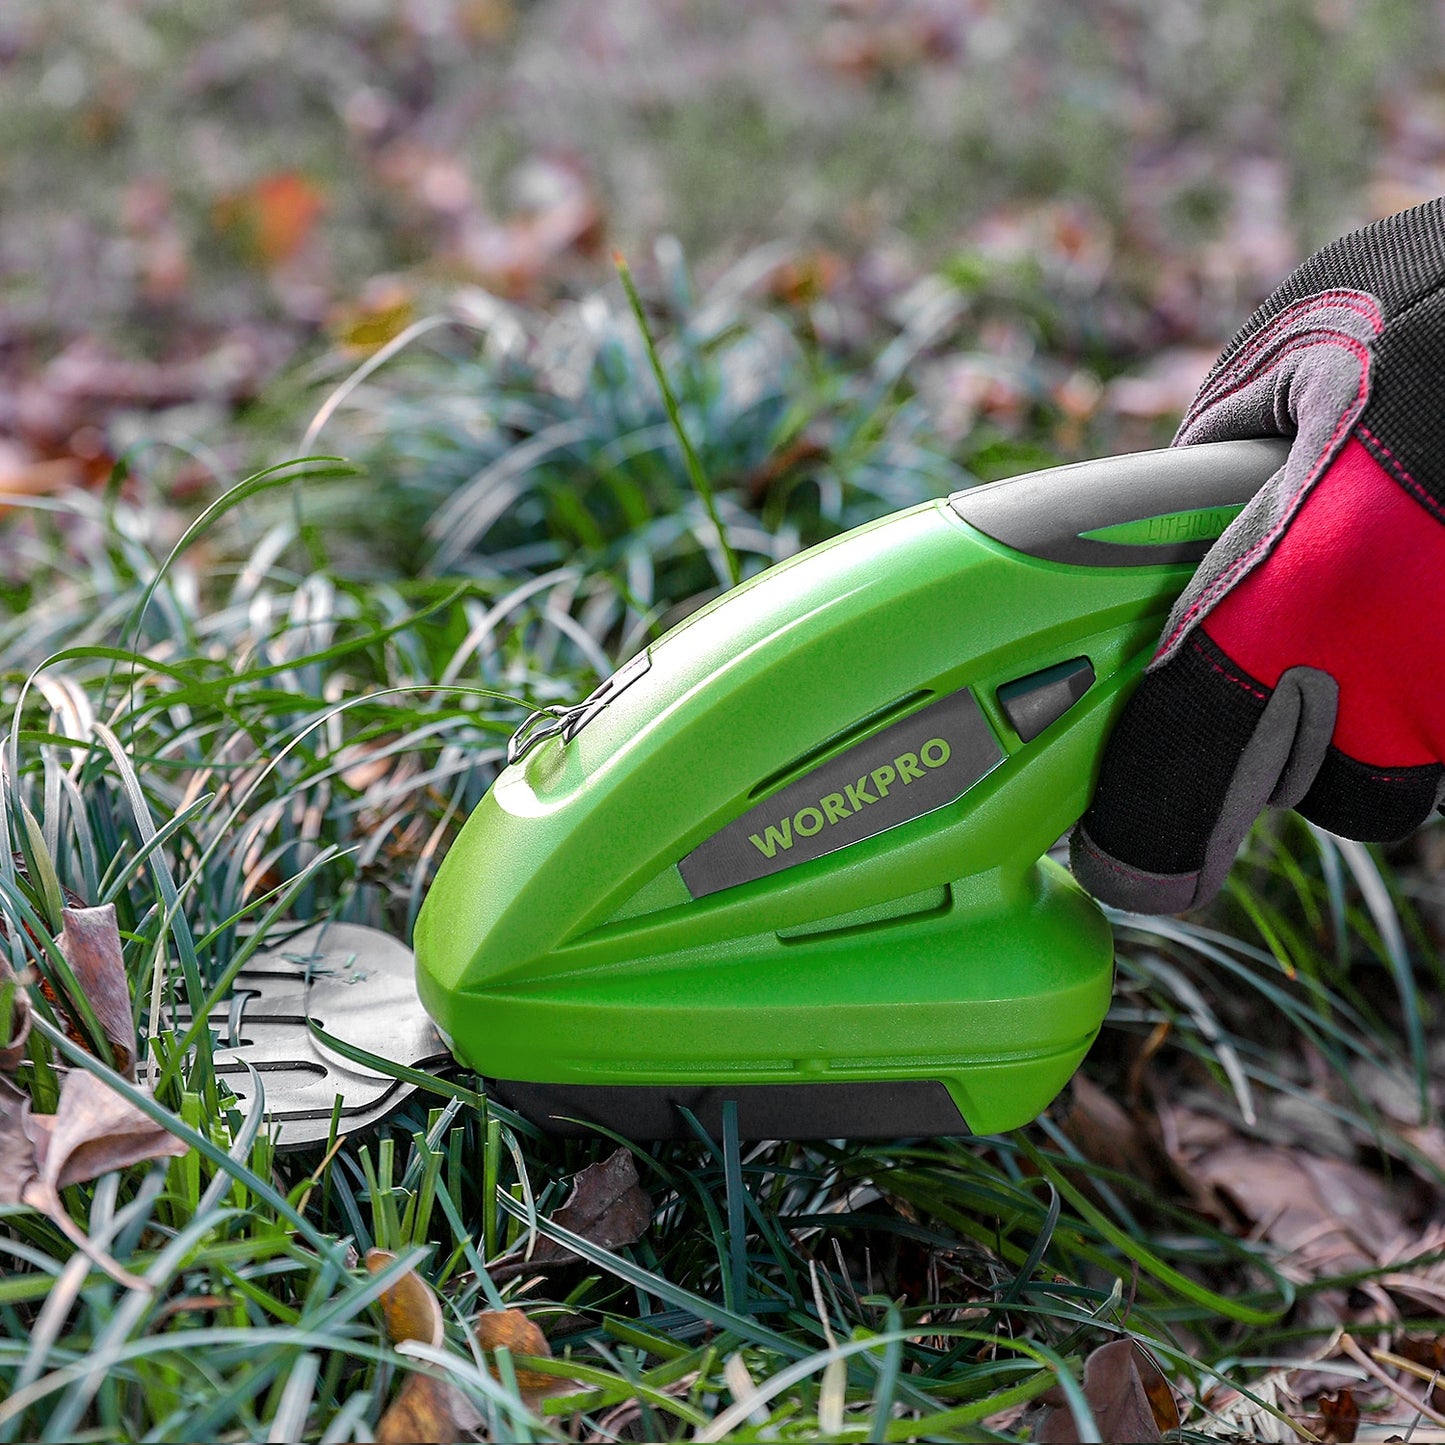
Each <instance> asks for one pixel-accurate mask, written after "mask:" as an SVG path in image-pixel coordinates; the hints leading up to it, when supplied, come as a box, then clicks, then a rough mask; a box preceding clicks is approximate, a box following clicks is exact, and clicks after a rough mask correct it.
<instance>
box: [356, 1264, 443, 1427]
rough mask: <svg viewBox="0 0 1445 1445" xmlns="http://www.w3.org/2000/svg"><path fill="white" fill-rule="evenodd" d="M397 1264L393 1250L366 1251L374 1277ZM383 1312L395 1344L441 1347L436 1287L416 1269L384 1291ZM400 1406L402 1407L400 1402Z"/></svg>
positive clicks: (388, 1332) (440, 1327) (382, 1296)
mask: <svg viewBox="0 0 1445 1445" xmlns="http://www.w3.org/2000/svg"><path fill="white" fill-rule="evenodd" d="M395 1263H396V1256H395V1255H394V1254H392V1253H391V1252H390V1250H385V1249H370V1250H367V1252H366V1268H367V1270H368V1271H369V1272H370V1273H371V1274H380V1273H381V1271H382V1270H384V1269H386V1268H388V1267H389V1266H390V1265H393V1264H395ZM381 1313H382V1317H383V1318H384V1319H385V1321H386V1337H387V1339H389V1340H390V1341H391V1342H392V1344H394V1345H399V1344H401V1343H402V1341H403V1340H420V1341H421V1342H422V1343H423V1344H427V1345H432V1346H433V1347H439V1346H440V1345H441V1342H442V1333H443V1329H442V1307H441V1304H440V1302H439V1301H438V1299H437V1297H436V1294H435V1292H434V1291H433V1290H432V1287H431V1286H430V1285H429V1284H428V1283H427V1282H426V1281H425V1280H424V1279H423V1278H422V1277H421V1276H420V1275H419V1274H418V1273H417V1272H416V1271H415V1270H414V1269H409V1270H407V1272H406V1273H405V1274H404V1275H402V1276H401V1278H400V1279H398V1280H397V1281H396V1282H395V1283H394V1284H391V1285H388V1286H387V1287H386V1289H385V1290H383V1291H382V1295H381ZM397 1403H398V1404H400V1401H398V1402H397ZM434 1438H441V1437H434Z"/></svg>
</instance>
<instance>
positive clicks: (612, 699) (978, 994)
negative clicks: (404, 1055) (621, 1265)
mask: <svg viewBox="0 0 1445 1445" xmlns="http://www.w3.org/2000/svg"><path fill="white" fill-rule="evenodd" d="M1284 450H1285V444H1284V443H1282V442H1281V443H1274V442H1264V441H1261V442H1235V443H1223V444H1219V445H1216V446H1212V447H1191V448H1186V449H1180V450H1170V451H1165V452H1154V453H1142V454H1139V455H1136V456H1132V457H1123V458H1114V459H1109V460H1105V461H1099V462H1091V463H1084V464H1081V465H1079V466H1074V467H1065V468H1059V469H1057V470H1055V471H1051V472H1046V473H1038V474H1035V475H1033V476H1030V477H1025V478H1020V479H1016V480H1013V481H1009V482H1002V483H997V484H995V485H993V486H990V487H981V488H976V489H974V490H971V491H968V492H963V493H959V494H957V495H956V496H954V497H952V498H949V499H947V500H946V501H945V500H940V501H936V502H930V503H925V504H923V505H921V506H918V507H914V508H911V509H909V510H906V511H903V512H899V513H896V514H894V515H892V516H890V517H886V518H884V519H882V520H881V521H878V522H875V523H872V524H870V525H868V526H864V527H860V528H858V529H857V530H855V531H853V532H850V533H848V534H846V535H845V536H842V537H839V538H836V539H834V540H832V541H830V542H827V543H824V544H823V545H821V546H819V547H815V548H813V549H811V550H810V551H808V552H805V553H803V554H801V555H799V556H797V557H794V558H792V559H790V560H789V561H787V562H784V563H782V564H780V565H778V566H775V567H773V568H771V569H769V570H768V571H766V572H764V573H762V574H760V575H759V576H757V577H754V578H752V579H750V580H749V581H747V582H745V583H743V584H742V585H741V586H739V587H736V588H734V589H733V590H732V591H731V592H729V593H727V594H726V595H724V596H723V597H720V598H719V599H717V600H716V601H715V602H713V603H711V604H709V605H708V606H706V607H704V608H702V609H701V610H700V611H699V612H697V613H695V614H694V615H693V616H691V617H690V618H688V619H687V620H686V621H684V622H683V623H681V624H680V625H679V626H677V627H675V628H673V629H672V631H670V632H669V633H668V634H667V635H666V636H664V637H663V638H662V639H661V640H660V641H658V642H656V643H654V644H652V646H651V647H650V648H649V649H648V650H647V651H646V653H644V654H639V657H638V658H635V659H633V661H632V662H631V663H629V664H628V666H627V667H626V668H624V669H623V670H622V671H621V672H620V673H619V674H618V675H617V676H616V677H615V678H614V679H611V680H609V682H608V683H606V684H604V685H603V687H602V688H601V689H599V690H598V693H596V694H594V695H593V698H591V699H589V700H588V701H587V702H586V703H583V704H581V705H579V707H578V708H576V709H572V710H570V711H569V713H568V714H567V715H566V716H565V717H559V718H558V720H557V721H558V724H559V725H558V726H556V727H551V726H549V727H548V728H547V729H546V733H547V735H546V736H545V737H544V738H543V739H542V740H541V741H539V742H538V743H537V744H536V746H535V747H531V748H528V749H527V750H526V751H525V753H524V754H523V755H522V756H519V757H518V760H517V761H516V762H515V763H513V764H512V765H511V766H509V767H507V768H506V769H505V770H504V771H503V772H502V774H501V775H500V776H499V778H498V779H497V782H496V784H495V786H494V787H493V788H492V790H491V791H490V793H489V794H488V795H487V796H486V797H485V798H484V799H483V801H482V803H481V804H480V805H479V807H478V808H477V809H476V811H475V812H474V813H473V815H472V817H471V818H470V820H469V821H468V823H467V825H466V826H465V828H464V829H463V830H462V832H461V834H460V835H459V837H458V838H457V840H456V842H455V843H454V844H453V846H452V848H451V851H450V853H449V854H448V856H447V858H446V859H445V861H444V863H443V866H442V868H441V870H440V871H439V873H438V876H437V879H436V882H435V884H434V885H433V887H432V889H431V892H430V894H429V896H428V898H427V900H426V903H425V905H424V907H423V909H422V912H421V915H420V918H419V921H418V925H417V931H416V948H417V963H418V989H419V992H420V994H421V997H422V999H423V1001H424V1003H425V1004H426V1006H427V1008H428V1009H429V1010H430V1011H431V1013H432V1014H433V1015H434V1016H435V1018H436V1019H437V1021H438V1023H439V1025H440V1027H441V1029H442V1031H443V1032H444V1033H445V1035H446V1036H447V1038H448V1041H449V1042H450V1044H451V1045H452V1047H453V1048H454V1050H455V1051H456V1052H457V1054H458V1055H459V1056H460V1057H461V1058H462V1059H463V1060H464V1061H465V1062H467V1063H468V1064H469V1065H471V1066H472V1067H473V1068H475V1069H477V1070H478V1071H479V1072H481V1073H483V1074H485V1075H487V1076H489V1077H491V1078H494V1079H497V1080H501V1081H506V1085H505V1087H504V1088H503V1090H502V1093H503V1097H511V1098H513V1099H514V1100H519V1101H522V1103H521V1106H522V1107H524V1108H525V1107H526V1102H525V1101H527V1100H531V1101H532V1104H533V1105H534V1106H535V1107H534V1108H533V1112H537V1108H538V1107H540V1109H541V1112H543V1113H546V1114H551V1115H555V1116H560V1115H563V1114H566V1113H568V1112H569V1111H571V1110H575V1112H576V1113H577V1114H578V1115H580V1116H584V1117H585V1116H587V1114H588V1113H589V1111H590V1113H591V1114H592V1116H593V1117H599V1118H607V1119H609V1120H612V1121H614V1122H615V1121H616V1120H617V1119H618V1118H619V1117H620V1118H621V1119H622V1122H623V1123H624V1124H626V1123H628V1121H629V1119H631V1120H632V1121H633V1123H634V1124H635V1125H636V1132H638V1133H643V1132H646V1133H651V1134H656V1133H659V1132H672V1131H671V1129H664V1128H662V1127H660V1125H661V1124H663V1123H664V1122H665V1121H666V1120H667V1118H669V1117H671V1115H670V1112H669V1111H670V1104H671V1102H674V1101H684V1102H686V1101H691V1102H692V1103H693V1104H696V1105H699V1106H702V1105H706V1106H707V1108H708V1109H709V1110H711V1111H712V1112H713V1113H714V1114H715V1113H716V1108H715V1106H717V1105H718V1104H719V1102H720V1101H721V1100H722V1099H723V1098H735V1099H738V1100H739V1101H740V1107H741V1108H743V1111H744V1117H745V1119H746V1118H747V1117H749V1116H751V1117H752V1118H754V1119H755V1120H757V1121H758V1125H757V1127H755V1128H752V1129H749V1128H748V1127H747V1126H746V1125H745V1129H744V1132H754V1133H757V1132H764V1133H769V1134H772V1133H780V1132H792V1133H798V1134H801V1133H803V1132H804V1130H805V1128H807V1126H806V1124H800V1127H799V1128H798V1129H796V1130H785V1129H779V1128H778V1127H777V1126H778V1125H779V1124H786V1123H788V1122H789V1120H790V1119H797V1120H800V1121H801V1120H803V1119H804V1118H805V1116H806V1115H807V1113H808V1110H807V1109H805V1108H803V1107H802V1105H801V1103H800V1102H799V1101H801V1100H807V1099H813V1100H816V1101H823V1100H824V1099H825V1095H824V1094H823V1093H819V1092H817V1086H819V1085H833V1086H835V1093H834V1095H833V1096H831V1097H833V1098H835V1099H837V1098H841V1097H842V1095H841V1094H839V1093H838V1092H837V1090H836V1086H842V1085H847V1086H849V1087H851V1088H853V1090H854V1093H855V1095H856V1094H857V1086H859V1085H863V1084H872V1085H874V1086H875V1094H877V1097H879V1098H882V1099H883V1100H884V1103H885V1105H886V1107H884V1108H883V1109H882V1110H881V1112H880V1111H879V1110H877V1109H872V1110H870V1109H869V1108H868V1107H860V1110H858V1111H855V1112H858V1113H859V1114H860V1120H861V1122H860V1124H859V1127H857V1128H853V1127H851V1126H850V1127H839V1126H840V1124H841V1125H846V1124H847V1122H848V1121H847V1119H840V1118H839V1117H838V1113H839V1111H838V1110H837V1109H836V1108H833V1107H831V1105H830V1106H827V1107H824V1108H822V1110H821V1115H820V1118H821V1120H822V1122H820V1123H819V1124H818V1125H817V1126H816V1130H815V1131H817V1132H823V1133H825V1134H828V1135H830V1136H833V1135H841V1134H844V1133H850V1132H853V1133H856V1132H865V1133H898V1132H921V1133H938V1132H947V1131H948V1126H949V1125H952V1132H963V1131H964V1130H965V1128H967V1129H968V1130H971V1131H973V1132H980V1133H983V1132H995V1131H998V1130H1002V1129H1007V1128H1011V1127H1013V1126H1015V1125H1018V1124H1022V1123H1024V1122H1026V1121H1027V1120H1028V1119H1030V1118H1032V1117H1033V1116H1034V1115H1035V1114H1036V1113H1037V1112H1038V1111H1039V1110H1040V1109H1042V1108H1043V1107H1045V1106H1046V1105H1047V1104H1048V1102H1049V1101H1050V1100H1051V1099H1052V1097H1053V1096H1054V1094H1055V1093H1056V1092H1057V1091H1058V1089H1059V1088H1060V1087H1062V1085H1063V1084H1064V1082H1065V1081H1066V1080H1067V1079H1068V1077H1069V1075H1070V1074H1071V1073H1072V1072H1073V1070H1074V1069H1075V1068H1076V1067H1077V1065H1078V1062H1079V1061H1080V1059H1081V1058H1082V1057H1083V1055H1084V1053H1085V1052H1086V1051H1087V1049H1088V1046H1089V1044H1090V1042H1091V1041H1092V1039H1093V1037H1094V1035H1095V1034H1096V1032H1097V1030H1098V1028H1099V1025H1100V1023H1101V1021H1102V1019H1103V1017H1104V1013H1105V1011H1106V1009H1107V1007H1108V1001H1109V994H1110V988H1111V982H1112V962H1113V948H1112V939H1111V936H1110V931H1109V927H1108V924H1107V922H1106V920H1105V919H1104V917H1103V915H1102V914H1101V912H1100V911H1099V909H1098V908H1097V906H1096V905H1095V904H1094V903H1093V901H1092V900H1091V899H1090V898H1088V897H1087V895H1085V894H1084V893H1083V892H1082V890H1080V889H1079V888H1078V887H1077V885H1075V884H1074V882H1073V880H1072V879H1071V878H1070V877H1069V876H1068V874H1067V873H1066V872H1065V871H1064V870H1063V869H1061V868H1059V867H1058V866H1056V865H1055V864H1053V863H1052V862H1050V861H1049V860H1047V859H1041V855H1042V854H1044V853H1045V852H1046V850H1047V849H1048V848H1050V847H1051V846H1052V845H1053V844H1054V843H1055V842H1056V841H1057V840H1058V839H1059V837H1060V836H1061V835H1062V834H1063V833H1064V832H1065V831H1066V830H1067V829H1068V828H1069V826H1070V825H1071V824H1072V823H1073V822H1074V821H1075V819H1076V818H1077V817H1078V816H1079V815H1080V813H1081V812H1082V811H1083V809H1084V807H1085V806H1086V804H1087V802H1088V799H1089V796H1090V792H1091V789H1092V787H1093V783H1094V778H1095V771H1096V764H1097V759H1098V757H1099V755H1100V751H1101V748H1102V745H1103V741H1104V739H1105V737H1106V736H1107V734H1108V731H1109V728H1110V726H1111V724H1112V722H1113V720H1114V718H1115V717H1116V715H1117V713H1118V710H1119V707H1120V706H1121V705H1122V703H1123V701H1124V699H1125V697H1126V696H1127V694H1128V692H1129V690H1130V688H1131V687H1132V686H1133V684H1134V682H1135V681H1136V680H1137V678H1138V677H1139V675H1140V673H1141V672H1142V670H1143V668H1144V667H1145V665H1146V664H1147V662H1148V660H1149V658H1150V656H1151V655H1152V651H1153V648H1154V644H1155V642H1156V639H1157V638H1158V635H1159V633H1160V630H1161V628H1162V626H1163V623H1164V619H1165V617H1166V615H1167V613H1168V610H1169V607H1170V605H1171V603H1172V601H1173V600H1174V598H1175V597H1176V596H1177V595H1178V593H1179V591H1180V590H1181V588H1182V587H1183V585H1184V583H1185V582H1186V580H1187V579H1188V577H1189V576H1190V575H1191V573H1192V571H1193V568H1194V566H1195V565H1196V564H1197V562H1198V560H1199V559H1200V558H1201V557H1202V556H1203V553H1204V551H1205V550H1207V547H1208V546H1209V544H1210V543H1211V542H1212V540H1213V539H1214V537H1216V536H1217V535H1218V534H1219V532H1220V531H1222V530H1223V527H1224V526H1225V525H1227V523H1228V521H1229V520H1231V519H1232V517H1233V516H1234V515H1235V514H1236V513H1237V512H1238V510H1239V509H1240V507H1241V506H1242V505H1243V504H1244V502H1246V501H1247V500H1248V498H1249V497H1250V496H1252V495H1253V493H1254V492H1255V491H1256V490H1257V489H1258V488H1259V487H1260V486H1261V485H1262V484H1263V482H1264V481H1265V480H1266V479H1267V477H1268V476H1269V475H1270V474H1271V473H1272V472H1273V471H1274V470H1275V469H1276V467H1277V466H1278V465H1280V463H1281V462H1282V459H1283V453H1284ZM890 774H891V776H890ZM758 1086H771V1089H772V1093H771V1095H769V1096H767V1097H764V1094H763V1093H762V1092H759V1091H758ZM919 1086H923V1092H922V1093H920V1091H919ZM800 1088H802V1089H804V1091H805V1092H804V1093H802V1094H799V1093H798V1090H799V1089H800ZM809 1088H811V1089H812V1090H813V1092H812V1093H808V1092H807V1089H809ZM879 1088H881V1090H882V1092H881V1094H878V1093H877V1090H878V1089H879ZM780 1089H781V1090H782V1091H783V1092H781V1093H780V1092H779V1090H780ZM508 1090H510V1091H511V1092H510V1095H509V1094H508ZM559 1090H560V1092H559ZM649 1090H654V1091H656V1090H660V1091H661V1094H660V1095H657V1096H653V1095H649V1094H648V1091H649ZM788 1090H791V1091H792V1094H791V1095H789V1094H788V1093H787V1091H788ZM942 1091H946V1097H945V1095H944V1093H943V1092H942ZM629 1097H630V1098H632V1100H633V1103H634V1104H636V1105H637V1107H636V1109H634V1110H632V1112H631V1114H629V1113H628V1111H627V1109H624V1110H623V1113H622V1115H621V1116H619V1115H617V1113H616V1111H615V1110H612V1109H611V1106H612V1105H613V1104H617V1103H619V1101H622V1102H623V1103H625V1102H626V1100H627V1099H628V1098H629ZM658 1097H660V1098H661V1099H662V1105H661V1108H660V1111H659V1108H658V1107H656V1106H655V1105H656V1098H658ZM860 1097H861V1096H860ZM789 1098H791V1100H792V1102H791V1103H789V1102H788V1100H789ZM890 1098H891V1099H892V1101H893V1102H892V1104H888V1103H887V1101H888V1099H890ZM750 1099H751V1100H753V1101H754V1103H755V1104H756V1105H757V1107H756V1108H752V1109H751V1111H749V1108H748V1101H749V1100H750ZM780 1100H781V1101H782V1102H781V1104H780V1103H779V1101H780ZM930 1100H931V1102H929V1101H930ZM609 1101H610V1102H609ZM593 1104H597V1105H598V1106H599V1107H598V1108H595V1109H594V1108H593V1107H592V1105H593ZM604 1106H605V1107H604ZM609 1110H611V1112H609ZM844 1112H845V1113H846V1112H847V1111H844ZM960 1115H961V1118H960V1117H959V1116H960ZM895 1116H897V1117H895ZM554 1122H555V1120H554ZM910 1122H912V1123H914V1124H916V1125H920V1126H926V1127H914V1128H909V1127H908V1125H909V1123H910Z"/></svg>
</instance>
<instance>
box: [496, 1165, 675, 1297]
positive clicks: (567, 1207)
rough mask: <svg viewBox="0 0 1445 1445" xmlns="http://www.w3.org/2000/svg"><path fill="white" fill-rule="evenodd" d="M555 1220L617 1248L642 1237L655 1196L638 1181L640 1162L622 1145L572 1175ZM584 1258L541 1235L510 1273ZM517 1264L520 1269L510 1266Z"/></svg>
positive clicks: (573, 1230) (649, 1217)
mask: <svg viewBox="0 0 1445 1445" xmlns="http://www.w3.org/2000/svg"><path fill="white" fill-rule="evenodd" d="M552 1222H553V1223H554V1224H558V1225H561V1227H562V1228H563V1229H569V1230H571V1231H572V1233H573V1234H580V1235H581V1236H582V1237H583V1239H587V1240H590V1241H591V1242H592V1243H593V1244H598V1245H601V1246H602V1248H603V1249H617V1248H619V1247H620V1246H622V1245H624V1244H632V1243H635V1242H636V1241H637V1240H639V1239H641V1238H642V1235H643V1233H644V1231H645V1230H646V1229H647V1226H648V1225H649V1224H650V1223H651V1222H652V1200H651V1199H649V1198H648V1196H647V1194H646V1193H645V1192H644V1191H643V1189H642V1186H641V1185H640V1184H639V1183H638V1180H637V1165H636V1163H635V1162H634V1160H633V1158H632V1152H631V1150H628V1149H618V1150H617V1151H616V1152H615V1153H613V1154H611V1155H609V1156H608V1157H607V1158H606V1159H604V1160H603V1161H602V1162H601V1163H600V1164H589V1165H588V1166H587V1167H586V1168H585V1169H583V1170H582V1171H581V1172H580V1173H578V1174H577V1175H575V1176H574V1177H573V1180H572V1192H571V1193H570V1194H569V1195H568V1196H567V1198H566V1200H565V1201H564V1202H563V1204H562V1207H561V1208H560V1209H558V1210H557V1211H556V1213H554V1214H553V1215H552ZM578 1258H579V1256H578V1255H576V1254H574V1253H573V1252H572V1251H571V1250H570V1249H568V1248H567V1247H566V1245H563V1244H557V1243H556V1242H555V1241H553V1240H550V1239H541V1240H539V1241H538V1242H537V1247H536V1249H534V1250H533V1251H532V1257H531V1259H530V1260H528V1261H526V1262H525V1263H522V1262H511V1261H509V1272H510V1273H516V1270H517V1269H519V1268H522V1269H524V1268H528V1267H532V1266H538V1265H545V1264H571V1263H573V1262H575V1261H576V1260H577V1259H578ZM513 1263H515V1268H512V1267H511V1266H512V1265H513Z"/></svg>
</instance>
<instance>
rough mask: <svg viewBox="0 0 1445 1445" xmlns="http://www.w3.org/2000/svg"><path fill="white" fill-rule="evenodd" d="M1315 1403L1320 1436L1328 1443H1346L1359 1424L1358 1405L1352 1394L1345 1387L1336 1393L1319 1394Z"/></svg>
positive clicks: (1351, 1438)
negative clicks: (1318, 1415)
mask: <svg viewBox="0 0 1445 1445" xmlns="http://www.w3.org/2000/svg"><path fill="white" fill-rule="evenodd" d="M1317 1404H1318V1406H1319V1412H1320V1434H1321V1435H1322V1437H1323V1438H1324V1439H1325V1440H1326V1441H1328V1442H1329V1445H1348V1442H1349V1441H1351V1440H1353V1439H1354V1438H1355V1431H1356V1430H1358V1429H1359V1426H1360V1407H1359V1405H1358V1404H1357V1403H1356V1401H1355V1397H1354V1394H1353V1393H1352V1392H1351V1391H1350V1390H1348V1389H1345V1390H1341V1391H1339V1392H1338V1394H1334V1395H1321V1396H1320V1397H1319V1400H1318V1402H1317Z"/></svg>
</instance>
